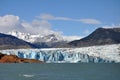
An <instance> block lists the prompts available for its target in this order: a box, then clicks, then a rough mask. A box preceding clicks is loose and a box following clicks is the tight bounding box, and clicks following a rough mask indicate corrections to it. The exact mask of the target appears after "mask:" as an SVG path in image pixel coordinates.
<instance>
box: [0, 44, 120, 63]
mask: <svg viewBox="0 0 120 80" xmlns="http://www.w3.org/2000/svg"><path fill="white" fill-rule="evenodd" d="M0 52H2V53H4V54H8V55H10V54H13V55H17V56H18V57H20V58H28V59H37V60H41V61H44V62H46V63H77V62H87V63H88V62H92V63H112V62H115V63H119V62H120V44H115V45H104V46H92V47H83V48H47V49H12V50H0Z"/></svg>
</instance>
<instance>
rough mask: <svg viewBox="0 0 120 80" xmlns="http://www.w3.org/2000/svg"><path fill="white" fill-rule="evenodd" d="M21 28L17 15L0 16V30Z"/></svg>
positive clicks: (6, 30)
mask: <svg viewBox="0 0 120 80" xmlns="http://www.w3.org/2000/svg"><path fill="white" fill-rule="evenodd" d="M20 28H21V29H23V27H22V25H21V23H20V20H19V17H18V16H14V15H5V16H2V17H1V16H0V30H1V31H2V32H8V31H9V30H13V29H20Z"/></svg>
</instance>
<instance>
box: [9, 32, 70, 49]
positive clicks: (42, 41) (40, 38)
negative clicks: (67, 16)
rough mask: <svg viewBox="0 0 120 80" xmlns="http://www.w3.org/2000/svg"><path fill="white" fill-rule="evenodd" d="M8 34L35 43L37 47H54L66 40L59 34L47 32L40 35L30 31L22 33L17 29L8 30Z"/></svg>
mask: <svg viewBox="0 0 120 80" xmlns="http://www.w3.org/2000/svg"><path fill="white" fill-rule="evenodd" d="M8 34H9V35H12V36H15V37H17V38H19V39H22V40H25V41H27V42H30V43H32V44H34V45H36V47H37V48H49V47H54V46H56V45H58V44H65V43H67V42H68V41H67V40H66V39H64V38H63V37H62V36H61V35H59V34H55V33H53V34H48V35H41V34H36V35H33V34H30V33H22V32H19V31H11V32H8Z"/></svg>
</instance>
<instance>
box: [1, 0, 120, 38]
mask: <svg viewBox="0 0 120 80" xmlns="http://www.w3.org/2000/svg"><path fill="white" fill-rule="evenodd" d="M99 27H105V28H111V27H112V28H113V27H120V0H0V32H4V33H6V32H9V31H12V30H18V31H21V32H29V33H31V34H43V35H44V34H50V33H58V34H60V35H64V36H71V37H73V38H77V37H79V38H80V37H84V36H87V35H88V34H90V33H91V32H93V31H94V30H95V29H97V28H99Z"/></svg>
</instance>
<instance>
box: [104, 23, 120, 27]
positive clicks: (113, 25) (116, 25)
mask: <svg viewBox="0 0 120 80" xmlns="http://www.w3.org/2000/svg"><path fill="white" fill-rule="evenodd" d="M102 27H103V28H120V24H112V25H105V26H102Z"/></svg>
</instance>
